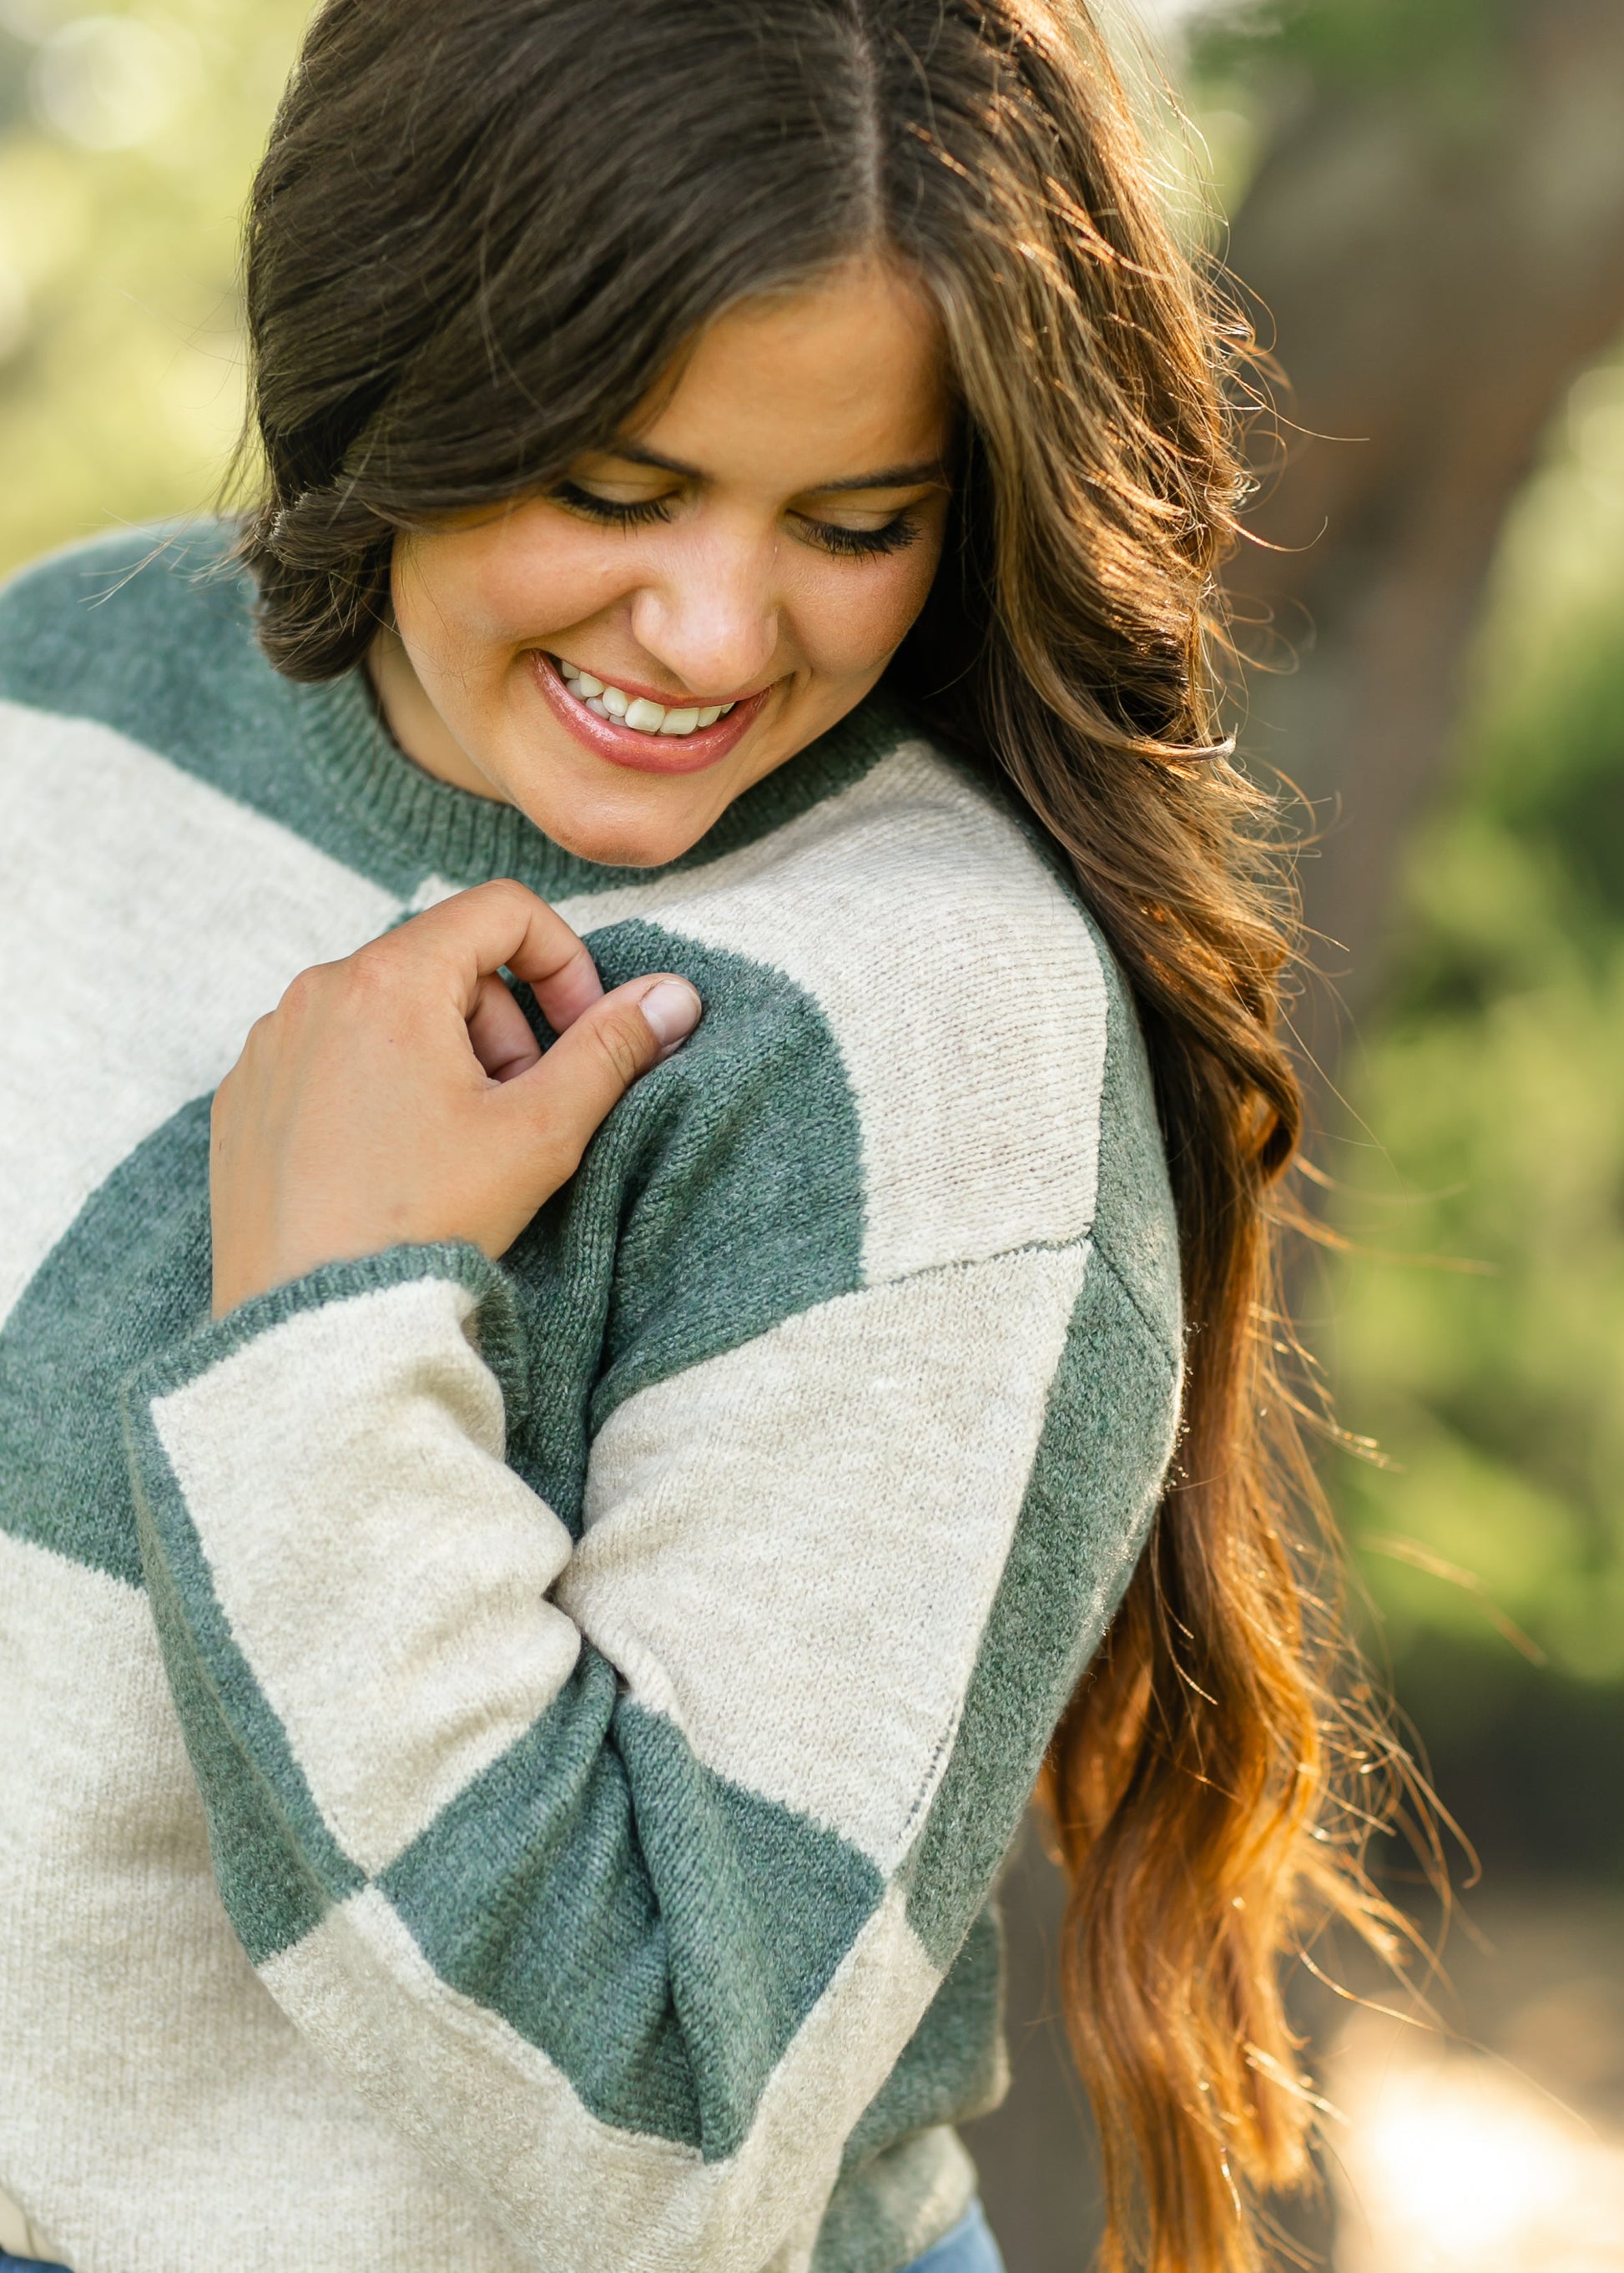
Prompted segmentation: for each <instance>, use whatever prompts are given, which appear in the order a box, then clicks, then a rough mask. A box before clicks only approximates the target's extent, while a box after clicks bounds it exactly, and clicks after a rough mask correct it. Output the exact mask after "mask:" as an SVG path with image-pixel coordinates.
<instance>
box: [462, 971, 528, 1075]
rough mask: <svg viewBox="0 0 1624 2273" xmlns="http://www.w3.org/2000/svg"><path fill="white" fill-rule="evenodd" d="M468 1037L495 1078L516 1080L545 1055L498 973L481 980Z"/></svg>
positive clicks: (471, 1013) (470, 1019) (487, 1069)
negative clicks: (497, 975) (542, 1054)
mask: <svg viewBox="0 0 1624 2273" xmlns="http://www.w3.org/2000/svg"><path fill="white" fill-rule="evenodd" d="M468 1039H469V1041H470V1043H471V1044H472V1046H473V1052H474V1055H475V1056H476V1057H477V1059H478V1061H479V1062H480V1064H481V1065H482V1066H483V1067H484V1068H485V1071H486V1073H488V1074H489V1075H490V1076H491V1079H492V1081H512V1080H514V1079H515V1077H516V1076H518V1075H519V1074H522V1073H527V1072H528V1071H529V1070H530V1067H531V1066H533V1065H534V1064H535V1062H536V1061H537V1059H538V1057H539V1056H540V1055H541V1044H540V1043H539V1042H538V1040H537V1039H536V1037H535V1035H534V1034H533V1033H532V1032H531V1031H530V1020H529V1019H528V1018H527V1017H526V1016H525V1015H524V1013H523V1010H521V1009H520V1008H519V1006H518V1004H517V1003H516V1002H515V1001H514V999H513V995H512V994H511V992H510V991H509V989H508V987H507V986H504V984H503V983H502V981H501V979H500V978H498V977H496V976H495V975H494V974H487V976H486V977H485V978H484V979H481V980H480V981H479V990H478V993H477V994H476V996H475V998H474V1007H473V1009H472V1010H471V1011H470V1013H469V1019H468Z"/></svg>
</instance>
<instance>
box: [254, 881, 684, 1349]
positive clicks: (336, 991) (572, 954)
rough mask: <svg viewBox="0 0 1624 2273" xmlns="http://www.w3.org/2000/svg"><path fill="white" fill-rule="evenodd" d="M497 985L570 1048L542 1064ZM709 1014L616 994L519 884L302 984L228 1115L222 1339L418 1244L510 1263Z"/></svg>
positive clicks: (655, 984) (562, 1047)
mask: <svg viewBox="0 0 1624 2273" xmlns="http://www.w3.org/2000/svg"><path fill="white" fill-rule="evenodd" d="M503 965H506V967H507V968H508V970H509V971H512V972H513V974H514V976H515V978H516V979H526V980H528V981H529V983H530V986H532V987H534V989H535V991H536V996H537V1000H538V1001H539V1002H540V1004H541V1007H542V1009H543V1010H544V1011H545V1014H546V1017H547V1020H548V1023H549V1024H551V1025H552V1027H553V1030H554V1031H555V1032H556V1033H557V1034H558V1037H559V1039H558V1040H557V1042H556V1043H555V1044H554V1045H553V1047H552V1048H551V1049H550V1050H549V1051H548V1052H547V1054H546V1055H545V1057H543V1055H542V1054H541V1051H540V1049H539V1048H538V1045H537V1042H536V1038H535V1036H534V1035H533V1034H532V1033H531V1031H530V1026H529V1024H527V1023H526V1020H525V1017H524V1014H523V1011H522V1010H521V1009H520V1008H519V1006H518V1004H517V1003H516V1002H515V1001H514V998H513V996H512V994H510V993H509V992H508V988H507V986H505V985H504V984H503V982H502V980H501V979H500V978H499V977H498V976H497V972H498V971H499V969H500V968H501V967H502V966H503ZM700 1011H701V1005H700V1001H699V997H698V995H697V994H695V992H694V989H693V988H692V987H691V986H689V985H688V981H687V980H686V979H674V978H670V977H664V976H660V975H658V974H656V975H653V976H650V977H649V978H645V979H628V981H627V983H626V984H625V986H617V987H616V989H615V990H614V992H613V994H605V993H604V990H603V984H602V982H601V980H600V979H599V978H598V971H597V967H596V965H595V964H594V963H593V961H592V958H591V956H590V955H589V954H588V952H587V950H586V949H585V948H584V947H583V945H582V943H581V941H580V940H579V939H578V938H577V937H576V936H575V933H574V932H573V931H571V929H570V928H569V926H568V924H567V923H566V922H565V921H564V920H563V918H562V917H561V916H557V915H555V914H554V913H553V910H552V909H551V908H550V907H548V906H547V904H546V903H545V901H544V900H539V899H538V898H537V897H536V895H535V894H534V893H533V892H529V891H526V890H525V889H524V887H523V885H522V884H514V883H495V884H481V885H480V886H479V887H478V888H477V889H476V890H474V891H471V892H462V893H460V894H459V895H458V896H457V897H456V898H455V899H452V900H447V901H444V902H442V903H441V904H440V906H439V907H437V908H432V909H431V910H430V911H429V912H428V913H427V914H426V915H421V916H417V917H415V918H414V919H413V920H412V921H411V922H410V923H408V924H403V925H402V926H401V927H400V929H399V930H398V931H393V932H390V933H388V934H386V936H385V937H384V938H382V939H380V940H375V941H373V942H372V945H371V946H369V947H364V948H362V949H361V950H360V952H359V953H358V954H356V955H351V956H346V958H345V959H344V961H343V962H342V963H324V964H318V965H317V966H316V967H315V968H314V969H313V970H311V971H303V972H301V973H300V975H299V977H298V978H297V979H295V980H294V982H293V984H292V986H289V989H288V991H287V993H286V994H284V995H283V997H282V1001H281V1002H280V1004H279V1005H278V1006H277V1008H276V1009H274V1011H272V1012H271V1014H270V1016H268V1017H265V1018H261V1019H260V1020H259V1023H258V1024H257V1025H255V1026H254V1027H253V1029H252V1031H251V1032H250V1034H249V1037H248V1040H247V1044H246V1046H244V1051H243V1054H242V1056H241V1057H240V1058H239V1059H238V1060H237V1064H236V1065H235V1066H234V1067H233V1069H232V1070H231V1071H230V1073H229V1074H228V1075H227V1076H226V1078H225V1080H224V1081H223V1082H222V1084H221V1085H220V1088H219V1091H217V1093H216V1095H215V1098H214V1124H213V1130H214V1133H213V1145H212V1153H211V1163H210V1175H209V1186H210V1200H211V1205H212V1210H213V1216H214V1315H215V1317H220V1316H222V1314H223V1313H224V1312H225V1311H227V1310H230V1309H235V1308H236V1307H237V1304H238V1303H239V1302H246V1301H247V1300H248V1298H249V1296H250V1295H252V1294H262V1293H263V1292H264V1291H265V1290H266V1288H267V1287H278V1286H282V1285H283V1284H285V1283H286V1282H287V1281H288V1280H289V1279H299V1278H303V1277H304V1275H305V1272H307V1271H312V1270H313V1269H315V1267H316V1266H317V1264H321V1263H334V1262H339V1261H345V1260H349V1259H350V1258H353V1257H357V1256H361V1255H374V1254H377V1253H379V1252H380V1250H381V1249H384V1248H387V1247H394V1246H396V1245H398V1244H399V1243H400V1242H402V1241H411V1242H419V1241H429V1240H440V1239H464V1240H469V1241H471V1242H473V1243H474V1244H475V1245H476V1246H478V1247H481V1248H483V1249H485V1253H486V1254H487V1255H492V1256H496V1255H500V1254H502V1253H503V1252H504V1251H505V1250H506V1249H508V1247H510V1246H511V1245H512V1243H513V1242H514V1241H515V1239H516V1238H517V1237H518V1235H519V1234H520V1232H522V1231H523V1228H524V1227H525V1225H526V1224H527V1223H528V1222H529V1221H530V1218H531V1217H532V1216H533V1215H534V1214H535V1212H536V1211H537V1209H538V1207H540V1205H541V1204H542V1203H543V1201H544V1200H546V1199H549V1198H550V1197H552V1195H553V1193H554V1192H555V1191H557V1190H558V1189H559V1187H560V1185H561V1184H564V1183H567V1182H568V1180H569V1178H570V1177H571V1176H572V1175H573V1174H575V1169H576V1167H577V1166H578V1165H579V1163H580V1159H581V1155H582V1153H583V1152H584V1151H585V1149H586V1144H587V1140H588V1139H589V1138H590V1136H591V1135H592V1132H593V1131H594V1129H597V1127H598V1123H599V1122H600V1121H602V1120H603V1119H604V1117H605V1114H607V1113H608V1111H609V1108H610V1107H611V1106H613V1105H614V1104H615V1103H616V1102H617V1100H618V1099H620V1098H621V1097H622V1096H623V1095H624V1094H625V1092H626V1091H627V1090H628V1089H629V1088H630V1086H631V1084H632V1083H633V1082H634V1081H635V1080H636V1079H637V1076H639V1075H640V1074H643V1073H646V1072H647V1071H648V1070H649V1069H650V1066H653V1065H656V1064H658V1061H659V1060H660V1059H661V1058H662V1057H663V1056H665V1054H667V1053H668V1052H669V1051H671V1050H673V1049H674V1048H675V1047H676V1046H677V1044H678V1043H679V1042H680V1041H681V1040H683V1039H685V1037H686V1036H687V1035H688V1034H689V1033H691V1032H692V1031H693V1030H694V1027H695V1025H696V1024H698V1021H699V1017H700Z"/></svg>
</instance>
